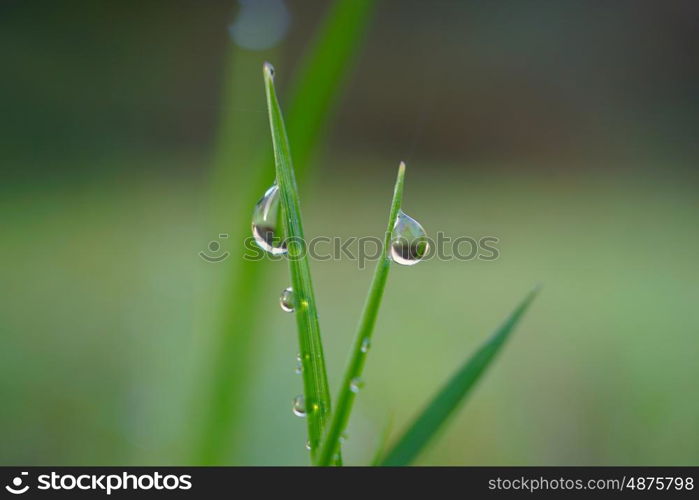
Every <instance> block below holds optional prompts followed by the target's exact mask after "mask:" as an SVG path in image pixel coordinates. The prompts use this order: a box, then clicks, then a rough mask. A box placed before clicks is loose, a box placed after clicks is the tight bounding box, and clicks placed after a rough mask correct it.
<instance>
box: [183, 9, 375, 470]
mask: <svg viewBox="0 0 699 500" xmlns="http://www.w3.org/2000/svg"><path fill="white" fill-rule="evenodd" d="M373 7H374V1H373V0H338V1H336V2H334V3H333V4H332V5H331V6H330V8H329V10H328V14H327V15H326V17H325V19H324V21H323V24H322V26H321V27H320V28H319V30H318V33H317V34H316V36H315V37H314V41H313V43H312V44H311V46H310V47H309V50H308V52H307V54H306V56H305V57H304V63H303V64H302V66H301V67H300V70H299V71H298V72H297V73H296V75H295V83H293V84H292V86H291V89H292V92H291V96H292V97H291V99H290V111H289V113H288V115H287V118H288V121H287V131H288V134H289V136H290V137H291V139H292V140H293V144H294V154H295V155H296V166H297V170H296V174H297V176H298V179H299V180H302V178H303V177H304V176H305V174H306V172H307V171H308V170H309V166H310V165H311V162H310V158H311V156H312V154H313V151H314V150H315V149H316V145H317V144H318V142H319V139H320V137H321V135H322V133H323V131H324V130H325V128H326V127H325V124H326V122H327V120H328V118H329V116H330V111H331V110H332V104H333V103H334V101H335V100H336V97H337V95H338V94H339V90H340V87H341V84H342V82H343V80H344V77H345V76H346V75H347V73H348V72H349V70H350V68H351V67H352V61H353V59H354V56H355V55H356V54H357V52H358V50H359V47H360V45H361V41H362V38H363V35H364V33H365V32H366V29H367V27H368V25H369V21H370V18H371V14H372V11H373ZM271 56H272V54H271V53H270V52H266V53H264V54H260V53H253V52H249V51H244V50H241V49H238V48H234V49H231V54H230V57H229V62H228V70H227V72H226V74H227V76H226V79H225V85H226V86H225V95H224V98H223V104H224V111H223V115H222V119H221V126H220V133H219V136H218V139H217V147H216V160H215V167H214V170H215V171H214V179H213V180H214V182H213V184H214V186H218V187H217V188H215V190H218V191H219V193H221V192H223V195H221V194H219V195H218V196H215V203H216V204H217V205H218V207H217V209H216V210H215V212H216V213H217V215H218V218H217V220H222V221H224V223H223V224H221V226H216V227H215V228H214V230H215V231H216V232H222V231H225V230H227V229H229V228H230V230H229V232H230V238H229V241H232V242H240V241H243V240H244V239H245V238H246V237H248V236H250V212H251V210H252V207H253V206H254V204H255V203H256V202H257V200H258V199H259V197H260V195H261V194H262V193H263V192H264V190H265V189H266V188H268V187H269V184H270V182H271V180H272V179H271V176H270V175H269V171H270V170H269V168H268V167H269V166H270V165H272V162H273V159H272V155H271V153H269V148H268V147H266V144H265V142H264V141H261V140H260V141H259V143H258V142H257V141H256V139H255V137H254V135H255V133H250V134H248V131H257V130H258V128H257V126H256V125H257V124H252V123H249V122H246V123H244V124H242V125H241V124H240V120H239V118H238V116H237V110H238V109H239V108H240V107H245V106H249V104H248V103H249V101H250V96H251V95H254V92H256V91H257V89H259V80H257V78H258V77H257V75H259V73H258V72H257V71H259V64H260V63H261V62H262V61H261V60H260V57H264V58H269V57H271ZM246 75H255V78H254V81H252V82H251V81H249V78H248V77H247V76H246ZM251 85H253V86H254V87H251ZM259 130H260V131H264V128H261V129H259ZM243 134H245V137H243ZM233 137H236V138H237V140H235V141H233V140H231V139H232V138H233ZM233 190H236V191H237V192H238V196H237V197H236V200H235V201H236V203H235V206H231V205H230V203H229V202H228V200H230V193H231V192H232V191H233ZM222 200H225V201H222ZM231 213H233V214H237V215H234V219H233V223H231V222H229V221H228V217H229V214H231ZM242 254H243V246H242V245H233V247H232V248H231V257H230V259H229V260H228V262H227V263H225V264H222V266H227V267H226V269H225V272H226V274H228V275H230V276H231V278H230V279H229V280H228V282H227V284H226V285H225V292H224V296H223V300H222V303H223V304H224V307H223V309H222V316H221V318H220V326H219V328H218V330H217V331H216V337H215V338H214V339H213V342H214V355H213V359H212V362H211V372H210V374H209V377H207V379H206V380H205V381H204V384H205V386H206V388H207V390H206V391H205V392H204V394H203V395H202V398H201V400H199V401H196V403H197V406H199V407H200V408H201V410H200V411H201V412H202V413H203V415H202V417H203V421H202V425H201V428H200V429H197V432H196V435H195V436H194V438H195V442H194V451H193V457H192V459H193V461H194V463H197V464H208V465H212V464H221V463H224V462H225V460H226V458H227V457H228V456H229V453H230V450H231V448H232V445H233V443H234V441H235V439H234V435H233V431H234V429H235V428H236V421H238V420H239V419H240V418H241V416H242V414H243V410H244V405H241V404H240V398H241V397H242V396H244V394H243V392H244V388H245V386H246V385H247V384H248V381H249V380H250V378H251V372H252V370H251V363H250V362H249V361H248V360H250V359H253V358H254V354H253V351H254V343H253V337H254V333H255V332H256V322H255V321H254V318H255V317H257V315H256V313H255V311H256V309H257V308H258V307H260V305H259V300H257V297H259V293H258V292H259V291H260V290H261V287H262V284H263V283H265V279H264V275H265V273H266V272H267V268H268V266H266V265H264V264H262V263H259V262H258V263H254V262H249V261H245V260H243V258H242Z"/></svg>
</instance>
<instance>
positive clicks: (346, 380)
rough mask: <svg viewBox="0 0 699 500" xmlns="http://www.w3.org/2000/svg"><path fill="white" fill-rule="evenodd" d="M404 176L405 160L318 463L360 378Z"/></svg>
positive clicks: (341, 425) (333, 448) (334, 442)
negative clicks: (379, 255)
mask: <svg viewBox="0 0 699 500" xmlns="http://www.w3.org/2000/svg"><path fill="white" fill-rule="evenodd" d="M404 179H405V163H402V162H401V164H400V166H399V167H398V177H397V178H396V184H395V187H394V188H393V201H392V202H391V210H390V212H389V216H388V227H387V228H386V234H385V236H384V245H383V249H382V252H381V257H380V258H379V261H378V262H377V264H376V270H375V271H374V278H373V280H372V282H371V287H370V288H369V295H368V296H367V299H366V302H365V304H364V310H363V312H362V316H361V319H360V320H359V328H358V331H357V336H356V337H355V339H354V344H353V345H352V350H351V352H350V357H349V361H348V363H347V368H346V369H345V375H344V377H343V379H342V385H341V386H340V391H339V394H338V396H337V408H336V410H335V412H334V413H333V415H332V419H331V420H330V425H329V426H328V431H327V435H326V437H325V439H324V441H323V445H322V448H321V452H320V455H319V457H318V465H330V462H331V460H332V458H333V456H334V455H335V454H336V453H337V450H338V449H339V447H340V436H341V435H342V432H343V431H344V430H345V427H346V426H347V422H348V420H349V417H350V413H351V412H352V405H353V404H354V398H355V396H356V394H355V391H354V390H353V387H354V386H355V385H356V381H358V380H361V376H362V370H363V369H364V363H365V361H366V356H367V347H368V345H369V343H370V342H371V335H372V333H373V331H374V324H375V323H376V316H377V315H378V313H379V307H380V306H381V297H382V296H383V291H384V288H385V286H386V278H388V270H389V269H390V267H391V260H390V258H389V257H388V249H389V247H390V244H391V233H392V231H393V225H394V224H395V222H396V218H397V217H398V212H399V211H400V206H401V202H402V200H403V183H404Z"/></svg>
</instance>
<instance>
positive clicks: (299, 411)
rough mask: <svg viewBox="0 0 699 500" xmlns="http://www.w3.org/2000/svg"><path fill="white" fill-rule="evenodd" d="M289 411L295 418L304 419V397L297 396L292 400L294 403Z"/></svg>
mask: <svg viewBox="0 0 699 500" xmlns="http://www.w3.org/2000/svg"><path fill="white" fill-rule="evenodd" d="M291 410H292V411H293V412H294V415H296V416H297V417H305V416H306V400H305V399H304V397H303V396H302V395H301V394H299V395H298V396H296V397H295V398H294V403H293V405H292V406H291Z"/></svg>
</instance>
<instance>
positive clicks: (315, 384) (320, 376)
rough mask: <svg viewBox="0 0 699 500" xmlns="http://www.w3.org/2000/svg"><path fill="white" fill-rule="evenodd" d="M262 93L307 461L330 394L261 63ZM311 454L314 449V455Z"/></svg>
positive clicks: (282, 133) (270, 76) (277, 116)
mask: <svg viewBox="0 0 699 500" xmlns="http://www.w3.org/2000/svg"><path fill="white" fill-rule="evenodd" d="M264 79H265V91H266V93H267V109H268V111H269V126H270V130H271V132H272V144H273V149H274V163H275V166H276V172H277V184H278V185H279V195H280V201H281V212H282V220H283V226H284V233H285V235H286V243H287V249H288V253H287V255H288V260H289V271H290V273H291V287H292V288H293V291H294V296H295V300H294V302H295V308H294V316H296V325H297V327H298V333H299V352H300V355H301V363H302V365H303V371H302V374H303V386H304V396H305V401H306V419H307V421H308V441H309V444H310V446H311V458H313V457H314V456H315V455H316V454H317V450H318V445H319V444H320V440H321V437H322V435H323V430H324V428H325V421H326V419H327V417H328V415H329V414H330V392H329V390H328V378H327V373H326V370H325V358H324V356H323V346H322V343H321V339H320V325H319V324H318V312H317V311H316V303H315V297H314V295H313V283H312V282H311V270H310V267H309V265H308V257H307V252H306V248H305V247H306V243H305V239H304V234H303V224H302V222H301V207H300V203H299V195H298V188H297V187H296V178H295V176H294V167H293V165H292V162H291V151H290V149H289V139H288V137H287V135H286V129H285V128H284V118H283V117H282V112H281V109H280V108H279V102H278V101H277V94H276V92H275V90H274V68H273V67H272V65H271V64H269V63H265V65H264ZM313 450H316V452H315V453H314V451H313Z"/></svg>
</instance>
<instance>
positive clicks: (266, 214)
mask: <svg viewBox="0 0 699 500" xmlns="http://www.w3.org/2000/svg"><path fill="white" fill-rule="evenodd" d="M278 219H279V186H277V184H276V183H275V184H273V185H272V187H270V188H269V189H268V190H267V191H265V194H264V195H263V196H262V198H260V201H258V202H257V204H256V205H255V209H254V210H253V212H252V236H253V237H254V238H255V243H257V246H259V247H260V248H261V249H262V250H264V251H265V252H268V253H270V254H272V255H283V254H285V253H286V252H287V248H286V245H285V244H284V243H283V241H282V238H281V234H279V229H278V225H277V221H278Z"/></svg>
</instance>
